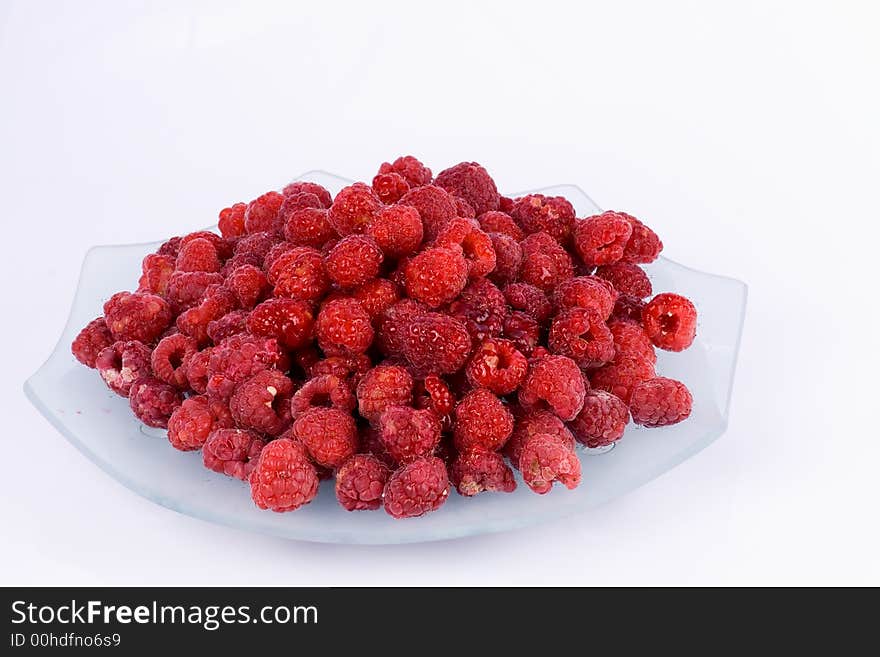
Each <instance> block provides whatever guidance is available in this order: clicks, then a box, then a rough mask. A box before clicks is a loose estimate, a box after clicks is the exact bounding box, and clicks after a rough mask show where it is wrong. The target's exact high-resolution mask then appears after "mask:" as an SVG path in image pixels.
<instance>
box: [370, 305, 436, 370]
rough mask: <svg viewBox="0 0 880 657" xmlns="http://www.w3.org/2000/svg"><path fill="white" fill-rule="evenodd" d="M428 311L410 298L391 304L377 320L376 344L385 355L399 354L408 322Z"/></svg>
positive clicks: (407, 328) (400, 353)
mask: <svg viewBox="0 0 880 657" xmlns="http://www.w3.org/2000/svg"><path fill="white" fill-rule="evenodd" d="M427 313H428V308H427V306H425V305H424V304H422V303H419V302H418V301H413V300H412V299H401V300H400V301H398V302H396V303H393V304H391V306H389V307H388V309H387V310H386V311H385V312H384V313H382V316H381V317H380V318H379V321H378V331H377V334H376V345H377V346H378V347H379V349H380V350H381V351H382V353H383V354H385V355H386V356H400V355H402V354H403V345H404V341H405V336H406V332H407V331H408V330H409V324H410V322H411V321H412V320H413V319H415V318H416V317H420V316H421V315H425V314H427Z"/></svg>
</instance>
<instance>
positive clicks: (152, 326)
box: [104, 292, 171, 343]
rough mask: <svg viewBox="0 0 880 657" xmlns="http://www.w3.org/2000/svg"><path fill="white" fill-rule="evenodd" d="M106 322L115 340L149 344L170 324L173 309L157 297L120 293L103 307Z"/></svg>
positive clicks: (136, 293) (140, 293)
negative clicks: (137, 341) (138, 341)
mask: <svg viewBox="0 0 880 657" xmlns="http://www.w3.org/2000/svg"><path fill="white" fill-rule="evenodd" d="M104 320H105V321H106V322H107V328H109V329H110V333H111V334H112V335H113V338H114V339H116V340H140V341H141V342H144V343H150V342H152V341H153V340H155V339H156V338H158V337H159V336H160V335H162V333H163V332H164V331H165V329H167V328H168V326H169V325H170V324H171V309H170V308H169V307H168V304H167V303H166V302H165V299H163V298H162V297H159V296H156V295H155V294H146V293H143V292H135V293H134V294H132V293H130V292H117V293H116V294H114V295H113V296H112V297H110V300H109V301H107V303H105V304H104Z"/></svg>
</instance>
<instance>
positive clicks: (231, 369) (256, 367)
mask: <svg viewBox="0 0 880 657" xmlns="http://www.w3.org/2000/svg"><path fill="white" fill-rule="evenodd" d="M288 365H289V362H288V359H287V356H286V354H284V352H283V351H281V349H280V348H279V346H278V341H277V340H275V339H274V338H261V337H258V336H254V335H248V334H246V333H243V334H240V335H233V336H232V337H231V338H226V339H225V340H224V341H223V342H221V343H220V344H219V345H217V346H216V347H214V348H213V349H212V350H211V353H210V357H209V360H208V369H207V375H208V382H207V386H206V389H207V392H208V394H209V395H212V396H214V397H219V398H221V399H228V398H229V397H231V396H232V393H233V392H234V390H235V387H236V386H237V385H238V384H239V383H240V382H242V381H244V380H245V379H249V378H250V377H252V376H253V375H254V374H256V373H257V372H261V371H262V370H268V369H278V370H281V371H284V370H286V369H287V367H288ZM191 369H192V362H190V364H189V370H191ZM188 373H189V374H190V375H191V374H192V373H191V372H188Z"/></svg>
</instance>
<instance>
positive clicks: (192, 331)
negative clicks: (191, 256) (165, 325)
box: [176, 286, 238, 345]
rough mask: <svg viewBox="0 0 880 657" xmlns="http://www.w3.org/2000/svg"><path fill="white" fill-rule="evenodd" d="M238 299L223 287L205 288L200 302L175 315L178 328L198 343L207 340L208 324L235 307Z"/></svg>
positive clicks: (202, 343) (203, 342)
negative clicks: (203, 296)
mask: <svg viewBox="0 0 880 657" xmlns="http://www.w3.org/2000/svg"><path fill="white" fill-rule="evenodd" d="M237 303H238V300H237V299H236V298H235V295H234V294H233V293H232V292H231V291H229V290H227V289H226V288H225V287H221V286H217V287H216V288H213V287H212V288H208V289H207V290H205V298H204V299H203V300H202V302H201V303H200V304H199V305H197V306H194V307H193V308H190V309H189V310H187V311H184V312H183V313H182V314H180V315H179V316H178V317H177V322H176V324H177V328H178V330H179V331H180V332H181V333H183V334H185V335H188V336H190V337H191V338H194V339H195V340H196V341H197V342H198V343H199V344H200V345H204V344H205V343H206V342H208V325H209V324H210V323H211V322H213V321H214V320H216V319H220V318H221V317H223V316H224V315H226V314H227V313H230V312H232V310H234V309H235V307H236V305H237Z"/></svg>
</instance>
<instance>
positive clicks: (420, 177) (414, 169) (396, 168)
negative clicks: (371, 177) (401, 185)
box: [379, 155, 432, 187]
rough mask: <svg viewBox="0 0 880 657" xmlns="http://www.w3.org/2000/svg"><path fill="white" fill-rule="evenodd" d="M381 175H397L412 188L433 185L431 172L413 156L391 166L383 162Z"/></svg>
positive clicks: (395, 161) (400, 159) (398, 160)
mask: <svg viewBox="0 0 880 657" xmlns="http://www.w3.org/2000/svg"><path fill="white" fill-rule="evenodd" d="M379 173H380V174H383V173H397V174H399V175H401V176H403V177H404V179H406V182H407V183H409V186H410V187H421V186H422V185H430V184H431V179H432V176H431V170H430V169H429V168H428V167H426V166H425V165H424V164H422V163H421V162H419V161H418V160H417V159H416V158H414V157H413V156H412V155H404V156H402V157H399V158H397V159H396V160H394V162H391V163H390V164H389V163H388V162H383V163H382V165H381V166H380V167H379Z"/></svg>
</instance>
